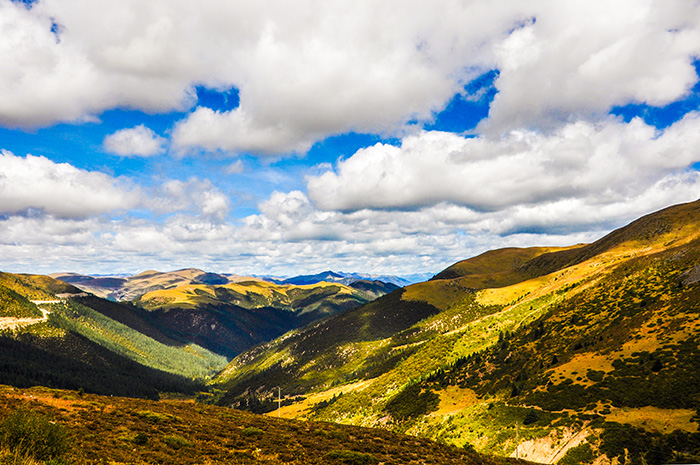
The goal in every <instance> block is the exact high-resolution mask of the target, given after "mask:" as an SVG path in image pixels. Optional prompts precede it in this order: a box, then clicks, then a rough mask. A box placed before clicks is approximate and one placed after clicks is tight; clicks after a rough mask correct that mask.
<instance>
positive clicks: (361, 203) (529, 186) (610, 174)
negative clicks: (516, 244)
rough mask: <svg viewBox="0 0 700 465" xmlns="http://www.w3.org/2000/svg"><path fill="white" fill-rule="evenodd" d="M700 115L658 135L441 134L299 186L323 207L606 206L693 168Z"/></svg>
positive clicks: (590, 128)
mask: <svg viewBox="0 0 700 465" xmlns="http://www.w3.org/2000/svg"><path fill="white" fill-rule="evenodd" d="M698 144H700V114H698V113H689V114H688V115H686V117H685V118H683V119H682V120H681V121H679V122H677V123H676V124H674V125H672V126H671V127H669V128H667V129H666V130H665V131H664V132H663V133H661V134H659V133H658V132H657V130H656V129H655V128H653V127H651V126H648V125H646V124H645V123H644V122H643V121H641V120H640V119H634V120H632V121H631V122H630V123H629V124H626V123H623V122H621V121H619V120H617V119H608V120H606V121H604V122H599V123H587V122H577V123H572V124H568V125H566V126H564V127H562V128H560V129H559V130H557V131H556V132H555V133H553V134H542V133H538V132H532V131H525V130H520V131H513V132H511V133H509V134H508V135H506V136H504V137H502V138H499V139H490V138H486V137H471V138H469V137H462V136H458V135H455V134H451V133H444V132H435V131H433V132H424V133H422V134H419V135H415V136H410V137H407V138H405V139H404V140H403V141H402V144H401V146H399V147H396V146H392V145H387V144H377V145H375V146H373V147H369V148H366V149H361V150H359V151H358V152H357V153H355V154H354V155H353V156H351V157H350V158H348V159H345V160H341V161H339V162H338V164H337V167H336V168H335V169H334V170H329V171H326V172H325V173H323V174H321V175H319V176H313V177H310V178H309V180H308V190H309V196H310V198H311V199H312V200H313V202H314V204H315V205H317V206H318V207H319V208H321V209H324V210H342V211H353V210H360V209H363V208H371V209H418V208H421V207H424V206H429V205H436V204H438V203H440V202H448V203H455V204H458V205H464V206H466V207H468V208H471V209H473V210H475V211H497V210H502V209H505V208H509V207H514V206H518V205H531V204H542V203H546V202H549V201H551V200H553V199H590V201H591V202H593V203H600V202H603V203H610V202H615V201H622V200H625V199H631V198H634V197H636V196H638V195H641V194H642V193H644V192H645V191H647V190H648V189H650V188H651V186H653V185H654V184H655V183H656V182H658V181H659V180H661V179H664V178H665V177H666V176H668V175H670V174H673V173H678V172H682V171H683V170H687V169H689V168H690V166H691V165H692V164H693V163H695V162H698V161H700V154H698V152H697V150H696V147H697V146H698Z"/></svg>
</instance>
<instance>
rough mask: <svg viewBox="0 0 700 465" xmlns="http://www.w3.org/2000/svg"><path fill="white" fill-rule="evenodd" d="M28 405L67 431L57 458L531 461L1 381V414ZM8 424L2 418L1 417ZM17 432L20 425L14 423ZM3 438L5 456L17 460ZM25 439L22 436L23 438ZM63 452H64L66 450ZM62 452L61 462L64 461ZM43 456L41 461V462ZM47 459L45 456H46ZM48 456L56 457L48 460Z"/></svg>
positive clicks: (30, 412) (368, 432)
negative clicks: (7, 384)
mask: <svg viewBox="0 0 700 465" xmlns="http://www.w3.org/2000/svg"><path fill="white" fill-rule="evenodd" d="M17 411H20V412H21V415H22V417H24V418H27V417H30V418H39V419H41V417H40V416H41V415H43V416H44V418H46V419H48V420H50V421H52V422H53V423H52V424H45V425H44V427H43V429H39V425H41V421H37V422H36V423H34V426H29V427H28V428H25V429H24V430H23V431H20V432H19V433H20V434H23V435H24V436H25V437H28V438H32V437H33V436H32V433H42V432H45V431H49V432H55V431H56V430H58V431H66V432H67V434H68V441H67V444H68V447H67V450H66V451H65V452H63V448H60V447H57V446H60V445H61V444H63V442H62V441H61V440H60V439H61V437H60V435H57V434H53V435H51V436H48V437H45V438H44V439H45V440H46V442H47V443H49V444H50V445H53V446H54V447H53V448H51V449H49V451H50V452H55V453H56V455H57V457H55V458H54V459H53V461H52V462H51V463H71V464H76V465H81V464H88V463H90V464H92V463H111V464H126V463H129V464H137V465H140V464H153V463H167V464H174V465H175V464H177V465H180V464H182V465H185V464H203V463H206V464H209V465H219V464H221V465H223V464H227V465H228V464H232V463H235V464H271V465H272V464H283V463H291V464H331V465H332V464H378V463H384V464H386V465H391V464H396V465H399V464H400V465H411V464H423V463H426V461H428V460H429V462H430V463H433V464H460V465H462V464H467V465H496V464H505V463H514V464H515V463H524V462H521V461H516V460H510V461H506V460H503V459H497V458H492V457H487V456H482V455H480V454H477V453H475V452H473V451H471V450H468V449H462V448H457V447H454V446H447V445H444V444H439V443H436V442H432V441H428V440H425V439H417V438H414V437H411V436H403V435H397V434H392V433H389V432H386V431H382V430H372V429H368V428H358V427H350V426H342V425H334V424H330V423H314V422H298V421H291V420H284V419H277V418H267V417H264V416H260V415H253V414H250V413H245V412H240V411H234V410H230V409H225V408H220V407H214V406H207V405H201V404H195V403H192V402H185V401H177V400H169V401H160V402H152V401H146V400H138V399H127V398H118V397H100V396H96V395H87V394H84V395H79V394H78V393H76V392H74V391H73V392H71V391H58V390H49V389H45V388H35V389H30V390H18V389H13V388H8V387H4V386H0V418H7V417H8V416H10V415H12V414H13V413H14V412H17ZM0 426H2V425H0ZM10 431H13V432H15V433H17V428H13V427H12V426H11V427H10ZM3 439H4V438H0V460H1V461H2V463H26V462H14V461H13V459H14V458H16V456H15V454H14V453H13V452H12V450H8V446H6V445H4V444H3ZM15 444H16V447H17V448H20V447H21V441H16V442H15ZM61 452H63V453H61ZM59 460H60V462H58V461H59ZM34 463H37V462H34ZM41 463H44V462H41ZM47 463H48V462H47Z"/></svg>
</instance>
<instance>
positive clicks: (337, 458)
mask: <svg viewBox="0 0 700 465" xmlns="http://www.w3.org/2000/svg"><path fill="white" fill-rule="evenodd" d="M326 459H328V460H329V461H331V462H332V463H345V464H348V465H365V464H374V463H378V462H379V460H377V459H376V458H375V457H373V456H371V455H370V454H363V453H362V452H353V451H350V450H334V451H332V452H329V453H327V454H326Z"/></svg>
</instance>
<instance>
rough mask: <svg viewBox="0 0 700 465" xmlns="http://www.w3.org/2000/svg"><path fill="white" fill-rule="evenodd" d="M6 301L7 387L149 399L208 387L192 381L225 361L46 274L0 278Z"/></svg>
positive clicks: (0, 344) (1, 324) (2, 324)
mask: <svg viewBox="0 0 700 465" xmlns="http://www.w3.org/2000/svg"><path fill="white" fill-rule="evenodd" d="M0 299H2V300H1V301H0V308H1V309H2V314H3V316H2V317H1V318H0V383H5V384H12V385H15V386H25V387H26V386H34V385H43V386H49V387H64V388H73V389H78V388H83V389H85V390H87V391H90V392H102V393H105V394H117V395H133V396H148V397H156V396H157V395H158V394H157V393H158V391H177V392H187V393H190V394H192V393H194V392H196V391H198V390H200V389H202V387H203V386H202V385H201V383H197V382H193V381H192V379H191V378H192V377H198V378H205V377H207V376H212V375H213V374H215V373H216V372H217V371H218V370H220V369H221V367H223V365H224V364H225V363H226V359H225V358H223V357H220V356H217V355H216V354H214V353H211V352H209V351H207V350H205V349H202V348H201V347H197V346H195V345H192V344H187V343H185V342H183V341H178V340H174V339H172V338H170V337H169V336H168V335H167V334H165V333H163V332H162V331H160V330H159V329H158V328H157V327H155V326H153V324H152V323H151V322H150V321H149V320H148V319H147V315H146V314H145V312H143V311H141V313H139V312H138V311H137V309H135V308H126V307H120V304H115V303H112V302H109V301H105V300H102V299H98V298H96V297H91V296H88V295H86V294H85V293H83V292H82V291H81V290H80V289H78V288H75V287H73V286H71V285H69V284H66V283H64V282H62V281H58V280H55V279H52V278H50V277H47V276H37V275H21V274H11V273H0ZM110 306H116V307H118V308H112V307H110ZM120 320H121V321H120Z"/></svg>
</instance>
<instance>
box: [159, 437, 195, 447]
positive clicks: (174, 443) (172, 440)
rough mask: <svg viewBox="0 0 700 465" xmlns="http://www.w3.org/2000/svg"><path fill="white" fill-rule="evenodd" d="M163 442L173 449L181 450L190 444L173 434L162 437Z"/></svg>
mask: <svg viewBox="0 0 700 465" xmlns="http://www.w3.org/2000/svg"><path fill="white" fill-rule="evenodd" d="M163 442H164V443H165V444H167V445H168V446H170V447H172V448H173V449H182V448H183V447H186V446H189V445H191V444H192V443H190V441H188V440H187V439H185V438H183V437H182V436H177V435H175V434H173V435H166V436H163Z"/></svg>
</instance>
